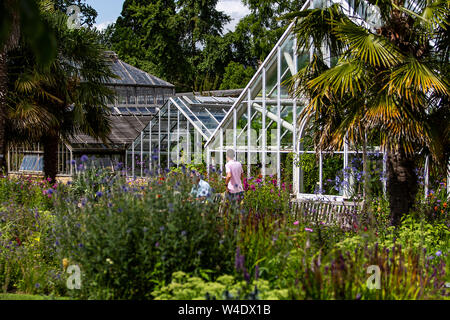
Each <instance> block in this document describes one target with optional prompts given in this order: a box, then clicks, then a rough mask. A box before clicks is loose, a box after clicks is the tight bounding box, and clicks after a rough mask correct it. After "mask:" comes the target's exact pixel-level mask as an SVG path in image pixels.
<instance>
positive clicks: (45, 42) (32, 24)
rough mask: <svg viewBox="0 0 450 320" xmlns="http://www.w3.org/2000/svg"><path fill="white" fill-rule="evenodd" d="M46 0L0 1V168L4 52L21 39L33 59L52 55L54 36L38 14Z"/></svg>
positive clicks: (1, 162) (0, 165)
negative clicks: (24, 40) (29, 50)
mask: <svg viewBox="0 0 450 320" xmlns="http://www.w3.org/2000/svg"><path fill="white" fill-rule="evenodd" d="M48 5H49V3H48V1H37V0H3V1H1V2H0V171H1V170H3V169H4V167H5V160H6V157H5V154H6V148H7V140H6V139H5V128H6V121H7V114H6V109H7V97H8V53H9V52H10V51H11V50H14V49H15V48H17V46H18V45H19V41H20V39H21V38H23V37H24V38H25V39H26V41H27V45H28V46H29V47H30V49H31V50H32V51H33V53H34V54H35V56H36V59H38V60H39V62H40V63H42V64H48V63H50V62H51V61H52V59H53V58H54V56H55V48H56V44H55V38H54V35H53V33H52V32H51V30H50V28H49V26H48V25H47V24H46V23H45V21H44V20H43V19H42V17H41V13H40V6H41V7H45V6H48Z"/></svg>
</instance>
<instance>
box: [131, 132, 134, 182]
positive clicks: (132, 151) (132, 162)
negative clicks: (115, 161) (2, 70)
mask: <svg viewBox="0 0 450 320" xmlns="http://www.w3.org/2000/svg"><path fill="white" fill-rule="evenodd" d="M131 176H132V177H133V179H134V141H133V142H132V143H131Z"/></svg>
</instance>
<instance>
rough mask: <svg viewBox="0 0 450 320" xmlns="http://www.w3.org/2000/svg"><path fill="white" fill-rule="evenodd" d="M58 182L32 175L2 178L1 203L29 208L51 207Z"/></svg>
mask: <svg viewBox="0 0 450 320" xmlns="http://www.w3.org/2000/svg"><path fill="white" fill-rule="evenodd" d="M56 188H57V184H51V183H50V182H48V181H47V180H40V179H38V178H33V177H31V176H28V177H25V176H22V177H17V178H14V177H2V178H0V203H11V204H14V205H22V206H25V207H27V208H39V209H44V210H45V209H49V208H50V207H51V205H52V203H51V198H52V193H53V190H54V189H56Z"/></svg>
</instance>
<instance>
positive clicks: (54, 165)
mask: <svg viewBox="0 0 450 320" xmlns="http://www.w3.org/2000/svg"><path fill="white" fill-rule="evenodd" d="M58 144H59V137H58V135H53V134H49V135H45V136H44V137H42V145H43V146H44V176H45V178H47V179H48V178H50V179H51V182H52V183H54V182H56V175H57V174H58Z"/></svg>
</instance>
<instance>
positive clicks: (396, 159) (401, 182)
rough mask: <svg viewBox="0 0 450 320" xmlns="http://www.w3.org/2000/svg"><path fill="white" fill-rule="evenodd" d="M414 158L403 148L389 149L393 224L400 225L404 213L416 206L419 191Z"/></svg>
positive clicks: (389, 186) (389, 184)
mask: <svg viewBox="0 0 450 320" xmlns="http://www.w3.org/2000/svg"><path fill="white" fill-rule="evenodd" d="M414 169H415V164H414V158H413V157H411V156H408V155H406V153H405V151H404V150H403V148H400V147H398V146H397V147H396V148H395V150H392V149H389V151H388V157H387V186H386V187H387V193H388V198H389V207H390V210H391V217H392V224H393V225H395V226H398V225H399V224H400V222H401V218H402V217H403V215H405V214H408V213H409V211H410V210H411V209H412V208H413V206H414V201H415V197H416V194H417V191H418V187H417V174H416V172H415V170H414Z"/></svg>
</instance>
